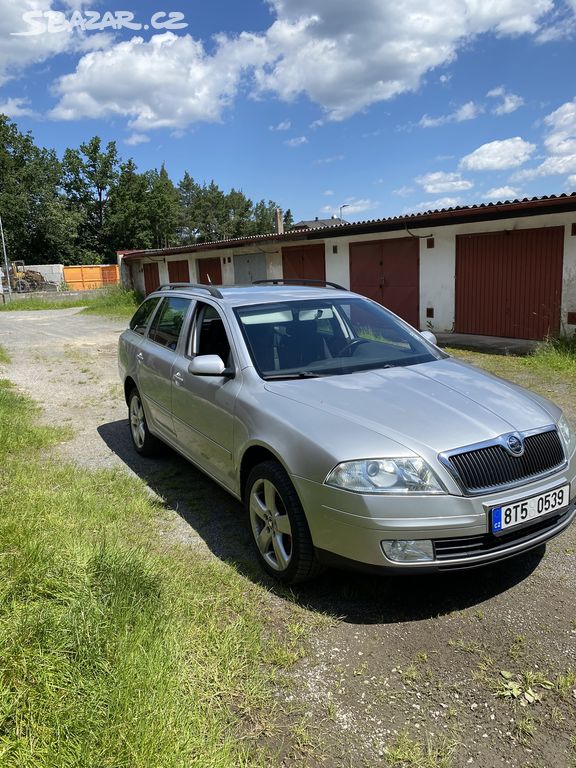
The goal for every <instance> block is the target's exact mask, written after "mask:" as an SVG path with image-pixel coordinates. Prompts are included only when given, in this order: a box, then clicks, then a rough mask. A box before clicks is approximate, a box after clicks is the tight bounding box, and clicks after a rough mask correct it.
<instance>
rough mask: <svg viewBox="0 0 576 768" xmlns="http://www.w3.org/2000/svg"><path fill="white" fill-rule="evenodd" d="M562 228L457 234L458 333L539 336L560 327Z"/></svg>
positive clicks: (544, 335)
mask: <svg viewBox="0 0 576 768" xmlns="http://www.w3.org/2000/svg"><path fill="white" fill-rule="evenodd" d="M563 252H564V227H546V228H543V229H520V230H511V231H507V232H487V233H483V234H479V235H458V236H457V238H456V318H455V330H456V331H457V332H459V333H479V334H484V335H486V336H505V337H506V336H507V337H510V338H515V339H543V338H545V337H546V336H547V335H548V334H553V333H557V332H558V331H559V330H560V305H561V300H562V261H563Z"/></svg>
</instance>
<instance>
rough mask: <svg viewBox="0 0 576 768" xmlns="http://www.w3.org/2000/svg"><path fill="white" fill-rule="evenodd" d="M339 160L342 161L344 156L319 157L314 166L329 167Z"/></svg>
mask: <svg viewBox="0 0 576 768" xmlns="http://www.w3.org/2000/svg"><path fill="white" fill-rule="evenodd" d="M340 160H344V155H332V156H331V157H321V158H320V159H319V160H315V162H314V164H315V165H331V164H332V163H338V162H340Z"/></svg>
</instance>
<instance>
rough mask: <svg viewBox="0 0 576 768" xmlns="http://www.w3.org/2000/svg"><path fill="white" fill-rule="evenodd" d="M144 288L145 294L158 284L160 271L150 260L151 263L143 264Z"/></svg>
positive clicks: (154, 288) (153, 289)
mask: <svg viewBox="0 0 576 768" xmlns="http://www.w3.org/2000/svg"><path fill="white" fill-rule="evenodd" d="M143 267H144V290H145V291H146V295H148V294H149V293H152V291H155V290H156V288H158V287H159V286H160V273H159V271H158V264H156V262H152V263H151V264H144V265H143Z"/></svg>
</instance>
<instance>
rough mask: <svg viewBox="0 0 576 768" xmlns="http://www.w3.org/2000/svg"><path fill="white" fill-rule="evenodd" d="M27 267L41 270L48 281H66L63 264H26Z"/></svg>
mask: <svg viewBox="0 0 576 768" xmlns="http://www.w3.org/2000/svg"><path fill="white" fill-rule="evenodd" d="M26 269H33V270H34V271H35V272H40V274H41V275H42V277H43V278H44V280H46V282H47V283H54V284H55V285H60V284H61V283H63V282H64V265H63V264H26Z"/></svg>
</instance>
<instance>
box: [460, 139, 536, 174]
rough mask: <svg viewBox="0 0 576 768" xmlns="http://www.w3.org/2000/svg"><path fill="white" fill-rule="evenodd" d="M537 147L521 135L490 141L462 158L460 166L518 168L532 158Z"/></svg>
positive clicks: (474, 169) (495, 169) (493, 168)
mask: <svg viewBox="0 0 576 768" xmlns="http://www.w3.org/2000/svg"><path fill="white" fill-rule="evenodd" d="M535 149H536V146H535V145H534V144H530V142H528V141H524V139H521V138H520V137H519V136H516V137H514V138H513V139H504V140H502V141H490V142H489V143H488V144H482V146H480V147H478V149H475V150H474V152H471V153H470V154H469V155H466V156H465V157H463V158H462V160H460V167H461V168H463V169H465V170H467V171H500V170H505V169H507V168H517V167H518V166H519V165H522V164H523V163H525V162H526V161H527V160H529V159H530V156H531V155H532V153H533V152H534V150H535Z"/></svg>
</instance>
